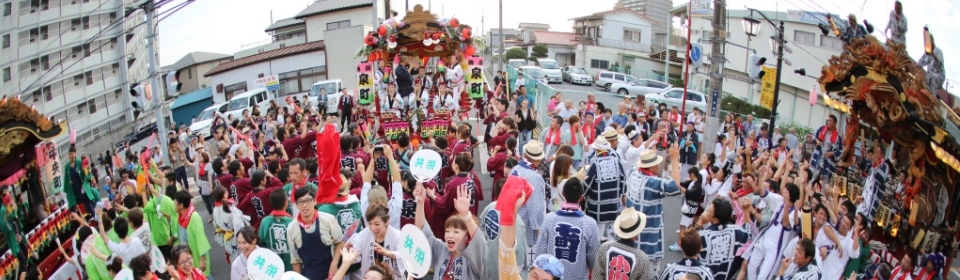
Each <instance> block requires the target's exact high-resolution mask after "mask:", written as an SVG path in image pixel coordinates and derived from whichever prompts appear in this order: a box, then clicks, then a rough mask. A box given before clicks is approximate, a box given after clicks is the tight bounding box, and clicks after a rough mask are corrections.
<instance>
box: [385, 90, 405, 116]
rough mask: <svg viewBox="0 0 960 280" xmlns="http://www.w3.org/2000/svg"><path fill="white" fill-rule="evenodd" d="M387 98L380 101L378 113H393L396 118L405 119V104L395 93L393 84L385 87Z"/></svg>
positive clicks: (398, 94) (401, 97) (397, 93)
mask: <svg viewBox="0 0 960 280" xmlns="http://www.w3.org/2000/svg"><path fill="white" fill-rule="evenodd" d="M386 95H387V98H385V99H381V100H380V112H391V113H394V114H395V115H396V116H397V117H398V118H406V112H407V103H406V101H405V99H404V98H403V96H401V94H400V93H399V92H397V86H396V85H395V84H389V85H387V93H386Z"/></svg>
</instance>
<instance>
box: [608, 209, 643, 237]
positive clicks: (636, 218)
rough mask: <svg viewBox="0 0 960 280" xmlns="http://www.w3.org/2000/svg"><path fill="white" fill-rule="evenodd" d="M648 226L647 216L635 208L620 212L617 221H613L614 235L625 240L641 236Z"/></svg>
mask: <svg viewBox="0 0 960 280" xmlns="http://www.w3.org/2000/svg"><path fill="white" fill-rule="evenodd" d="M646 226H647V215H646V214H643V213H641V212H637V210H636V209H634V208H633V207H627V208H626V209H624V210H623V212H620V216H617V220H615V221H613V233H615V234H616V235H617V237H620V238H623V239H631V238H634V237H636V236H637V235H640V232H641V231H643V228H644V227H646Z"/></svg>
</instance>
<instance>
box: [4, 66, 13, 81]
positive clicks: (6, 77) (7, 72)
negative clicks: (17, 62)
mask: <svg viewBox="0 0 960 280" xmlns="http://www.w3.org/2000/svg"><path fill="white" fill-rule="evenodd" d="M10 79H12V78H11V77H10V67H7V68H3V81H4V82H9V81H10Z"/></svg>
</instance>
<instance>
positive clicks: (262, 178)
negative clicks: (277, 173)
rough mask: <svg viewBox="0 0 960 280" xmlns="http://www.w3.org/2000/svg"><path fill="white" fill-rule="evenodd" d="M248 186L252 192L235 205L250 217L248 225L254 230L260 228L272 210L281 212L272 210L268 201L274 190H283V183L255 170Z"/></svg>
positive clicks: (271, 175) (261, 171)
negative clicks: (262, 221)
mask: <svg viewBox="0 0 960 280" xmlns="http://www.w3.org/2000/svg"><path fill="white" fill-rule="evenodd" d="M250 185H252V186H253V190H251V191H250V193H248V194H247V196H245V197H244V198H243V199H242V200H241V201H240V204H239V205H237V208H238V209H240V211H241V212H242V213H243V214H244V215H247V216H250V225H251V226H253V227H254V228H260V221H261V220H262V219H263V218H264V217H266V216H267V215H270V213H271V212H273V210H283V209H286V208H283V209H275V208H273V207H272V206H271V205H270V203H269V201H270V193H271V192H273V191H274V190H275V189H281V188H283V183H281V182H280V180H279V179H277V178H276V177H274V176H273V174H272V173H270V174H268V173H267V172H265V171H263V170H257V171H254V172H253V176H251V177H250Z"/></svg>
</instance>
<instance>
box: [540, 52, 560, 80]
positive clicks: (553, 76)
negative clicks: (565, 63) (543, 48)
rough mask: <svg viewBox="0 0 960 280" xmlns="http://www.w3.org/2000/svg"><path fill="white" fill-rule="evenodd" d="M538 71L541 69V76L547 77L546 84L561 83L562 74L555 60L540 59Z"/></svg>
mask: <svg viewBox="0 0 960 280" xmlns="http://www.w3.org/2000/svg"><path fill="white" fill-rule="evenodd" d="M540 69H543V74H545V75H547V83H553V82H556V83H558V84H560V83H563V82H562V80H563V74H561V73H560V72H561V71H560V65H558V64H557V61H556V60H553V59H546V58H544V59H540Z"/></svg>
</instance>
